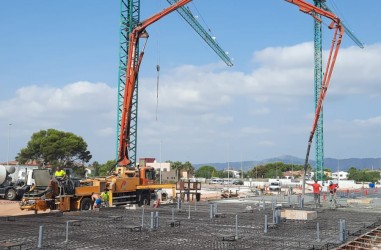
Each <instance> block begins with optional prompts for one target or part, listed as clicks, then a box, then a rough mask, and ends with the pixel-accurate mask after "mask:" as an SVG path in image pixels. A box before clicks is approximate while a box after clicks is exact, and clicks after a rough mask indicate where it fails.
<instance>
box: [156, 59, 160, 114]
mask: <svg viewBox="0 0 381 250" xmlns="http://www.w3.org/2000/svg"><path fill="white" fill-rule="evenodd" d="M156 71H157V78H156V121H157V110H158V108H159V79H160V65H159V64H157V65H156Z"/></svg>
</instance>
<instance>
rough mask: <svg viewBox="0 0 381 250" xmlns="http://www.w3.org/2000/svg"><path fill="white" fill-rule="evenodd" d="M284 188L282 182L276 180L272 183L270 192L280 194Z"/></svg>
mask: <svg viewBox="0 0 381 250" xmlns="http://www.w3.org/2000/svg"><path fill="white" fill-rule="evenodd" d="M281 188H282V186H281V182H280V181H278V180H276V181H271V182H270V186H269V190H270V191H277V192H280V190H281Z"/></svg>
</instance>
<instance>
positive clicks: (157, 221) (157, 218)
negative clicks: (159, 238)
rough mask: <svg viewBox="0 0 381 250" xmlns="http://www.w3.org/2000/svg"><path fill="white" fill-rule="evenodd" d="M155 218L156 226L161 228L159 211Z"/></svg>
mask: <svg viewBox="0 0 381 250" xmlns="http://www.w3.org/2000/svg"><path fill="white" fill-rule="evenodd" d="M155 219H156V222H155V224H156V225H155V227H156V228H159V212H156V215H155Z"/></svg>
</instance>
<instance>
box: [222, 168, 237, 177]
mask: <svg viewBox="0 0 381 250" xmlns="http://www.w3.org/2000/svg"><path fill="white" fill-rule="evenodd" d="M224 172H227V173H229V176H230V178H240V176H239V171H236V170H232V169H226V170H224Z"/></svg>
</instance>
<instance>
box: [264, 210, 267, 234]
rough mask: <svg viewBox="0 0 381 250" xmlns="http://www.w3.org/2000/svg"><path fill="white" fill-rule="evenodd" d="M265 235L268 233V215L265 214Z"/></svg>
mask: <svg viewBox="0 0 381 250" xmlns="http://www.w3.org/2000/svg"><path fill="white" fill-rule="evenodd" d="M264 233H265V234H266V233H267V214H265V231H264Z"/></svg>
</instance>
